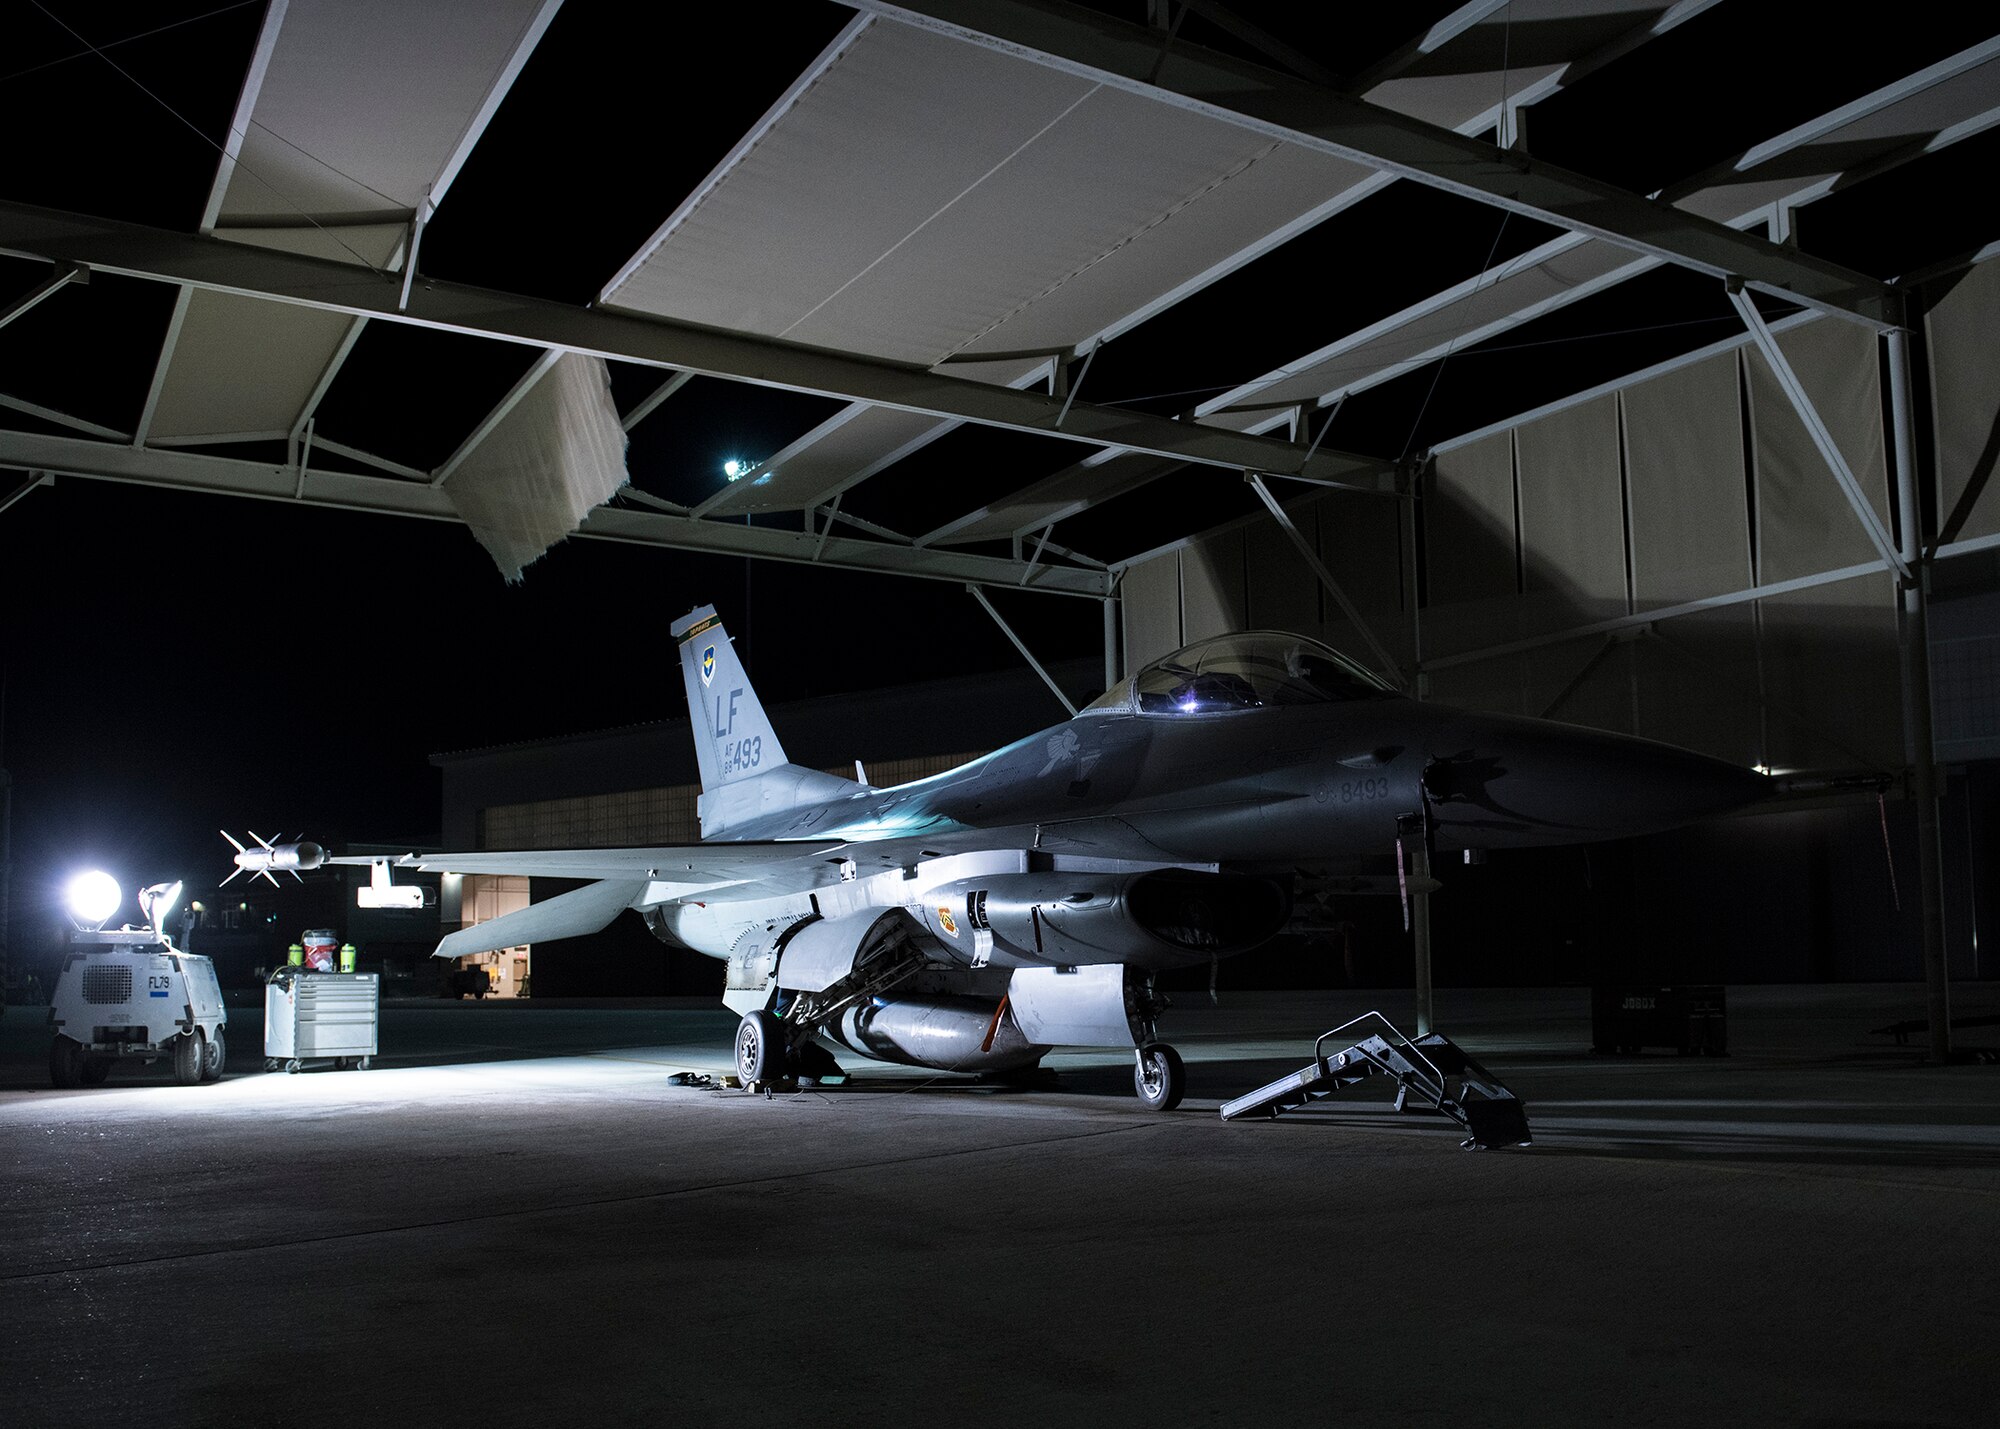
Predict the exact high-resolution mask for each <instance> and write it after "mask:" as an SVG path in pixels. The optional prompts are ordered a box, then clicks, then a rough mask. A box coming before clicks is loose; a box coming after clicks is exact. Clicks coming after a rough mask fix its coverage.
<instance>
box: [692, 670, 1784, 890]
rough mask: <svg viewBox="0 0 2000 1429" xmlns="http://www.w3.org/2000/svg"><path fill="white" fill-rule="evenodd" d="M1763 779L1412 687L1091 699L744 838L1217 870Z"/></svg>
mask: <svg viewBox="0 0 2000 1429" xmlns="http://www.w3.org/2000/svg"><path fill="white" fill-rule="evenodd" d="M1765 784H1766V781H1765V779H1764V778H1763V776H1761V775H1759V774H1756V773H1753V772H1752V771H1750V770H1747V769H1742V768H1738V767H1736V766H1734V765H1730V764H1725V763H1723V762H1721V761H1719V760H1715V759H1710V758H1707V757H1706V756H1703V755H1698V754H1693V753H1690V752H1688V751H1686V750H1682V749H1677V748H1674V747H1672V746H1670V745H1664V744H1658V743H1655V742H1653V741H1651V740H1643V739H1634V738H1630V737H1627V736H1623V735H1616V734H1607V733H1602V732H1598V731H1594V730H1586V729H1580V728H1577V727H1574V726H1570V725H1563V724H1556V723H1553V722H1550V721H1546V720H1534V719H1524V718H1519V717H1514V716H1505V715H1492V714H1474V713H1467V712H1465V711H1461V710H1455V709H1450V708H1447V707H1443V706H1438V705H1430V704H1424V703H1420V702H1418V701H1415V700H1410V699H1404V698H1401V697H1398V696H1393V695H1385V696H1382V697H1379V698H1371V699H1362V700H1354V701H1350V702H1346V703H1339V704H1325V705H1309V706H1290V707H1276V708H1256V709H1244V710H1215V711H1206V712H1201V713H1185V714H1184V713H1178V712H1173V713H1139V712H1134V711H1130V710H1102V711H1085V712H1084V713H1082V714H1080V715H1078V716H1077V717H1076V718H1074V719H1072V720H1069V721H1068V722H1066V723H1064V724H1060V725H1057V726H1054V727H1053V728H1051V729H1047V730H1044V731H1042V732H1041V733H1039V734H1035V735H1031V736H1029V737H1028V738H1026V739H1022V740H1019V741H1017V742H1015V743H1014V744H1011V745H1008V746H1006V747H1005V748H1003V749H1000V750H997V751H995V752H994V753H992V754H990V755H987V756H986V757H984V758H982V759H978V760H974V761H973V762H972V763H970V764H966V765H963V766H961V767H960V768H957V769H954V770H950V771H948V772H946V773H944V774H940V775H937V776H936V777H934V778H931V779H925V780H920V781H917V782H915V783H911V784H904V785H900V786H897V787H895V788H891V789H884V790H863V791H860V792H857V793H854V794H850V795H847V796H845V797H842V798H837V799H833V800H830V801H827V802H825V803H819V804H814V805H810V806H808V807H804V808H798V809H793V810H788V811H785V812H783V813H779V814H774V815H771V816H768V817H766V818H763V819H760V820H757V821H755V822H753V823H751V824H748V825H746V826H744V827H741V828H739V829H732V830H731V836H732V837H735V838H744V839H802V838H836V839H852V840H855V841H858V842H864V843H865V842H867V841H871V840H875V839H883V838H910V837H923V836H926V835H944V834H954V835H957V836H958V837H956V838H954V839H952V840H951V843H952V846H953V847H954V848H955V849H959V850H963V849H965V848H966V847H967V846H968V841H967V839H966V838H965V835H966V834H967V833H969V832H971V831H975V830H985V831H990V832H992V833H993V834H994V835H995V836H996V846H1005V847H1022V846H1024V844H1023V843H1022V842H1019V840H1020V839H1021V838H1022V833H1023V831H1024V830H1029V831H1031V832H1030V834H1029V836H1028V837H1029V839H1030V840H1031V846H1032V847H1034V848H1037V849H1041V850H1044V851H1048V852H1056V853H1062V852H1067V853H1076V854H1087V855H1093V856H1098V857H1105V858H1120V859H1131V860H1140V861H1165V862H1192V863H1201V864H1263V863H1272V862H1338V861H1340V860H1342V859H1347V858H1355V857H1363V856H1367V855H1379V854H1385V853H1388V852H1390V851H1391V850H1392V849H1393V847H1394V840H1395V838H1396V830H1397V820H1398V818H1399V816H1402V815H1409V814H1420V813H1421V812H1422V811H1423V810H1424V809H1425V806H1426V804H1428V808H1429V815H1430V818H1431V821H1432V828H1433V837H1434V842H1435V844H1436V845H1437V846H1438V847H1440V848H1445V849H1461V848H1477V849H1498V848H1523V847H1532V846H1538V845H1547V844H1565V843H1580V842H1587V841H1592V840H1597V839H1607V838H1617V837H1623V836H1627V835H1631V834H1640V833H1647V832H1652V831H1655V830H1659V829H1665V828H1671V827H1673V826H1675V825H1679V824H1684V823H1688V822H1691V821H1693V820H1696V819H1700V818H1703V817H1706V816H1709V815H1712V814H1716V813H1721V812H1724V811H1726V810H1729V809H1732V808H1736V807H1739V806H1741V805H1744V804H1746V803H1750V802H1752V801H1754V800H1756V799H1758V798H1760V797H1762V796H1763V794H1764V793H1765Z"/></svg>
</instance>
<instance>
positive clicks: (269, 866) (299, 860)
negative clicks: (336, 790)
mask: <svg viewBox="0 0 2000 1429" xmlns="http://www.w3.org/2000/svg"><path fill="white" fill-rule="evenodd" d="M246 832H247V833H249V835H250V842H251V843H253V844H255V845H256V847H255V848H251V847H248V846H246V845H244V844H242V843H239V842H238V841H237V840H236V838H235V837H234V836H233V835H231V834H230V832H229V831H228V830H227V829H223V830H222V831H221V833H222V836H223V838H225V839H228V840H229V845H230V847H232V848H234V849H235V850H236V854H235V857H234V859H233V860H232V861H233V862H234V863H235V864H236V869H235V872H233V873H231V874H230V875H229V878H225V879H223V880H222V881H223V882H224V883H228V882H229V881H230V879H233V878H235V877H236V876H237V874H243V873H247V874H249V875H250V876H251V877H252V878H264V879H269V880H270V883H271V886H272V887H273V888H276V887H278V886H279V885H278V880H277V879H276V878H275V877H273V876H272V870H274V869H275V870H277V871H278V872H280V873H289V874H291V875H292V877H293V878H297V879H298V880H299V882H301V883H303V882H305V879H303V878H300V877H299V875H300V872H301V870H303V871H305V872H311V871H312V870H313V869H315V868H318V867H320V866H321V865H322V864H324V863H325V862H326V850H325V849H323V848H321V847H320V846H319V845H318V844H316V843H310V842H307V841H306V840H304V839H301V840H299V841H298V842H296V843H279V842H277V841H276V840H273V839H267V838H265V837H264V836H263V835H261V834H259V833H258V832H257V831H256V830H254V829H250V830H246Z"/></svg>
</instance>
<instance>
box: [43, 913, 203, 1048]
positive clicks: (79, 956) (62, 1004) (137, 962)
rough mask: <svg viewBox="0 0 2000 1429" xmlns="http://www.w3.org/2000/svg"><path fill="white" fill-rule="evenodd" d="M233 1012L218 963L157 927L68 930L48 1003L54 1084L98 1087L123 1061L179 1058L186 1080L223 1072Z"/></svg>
mask: <svg viewBox="0 0 2000 1429" xmlns="http://www.w3.org/2000/svg"><path fill="white" fill-rule="evenodd" d="M227 1022H228V1013H227V1011H226V1009H224V1007H223V1005H222V987H221V984H219V983H218V982H217V981H216V978H215V964H214V963H212V962H211V961H209V959H207V958H204V957H201V956H199V955H197V954H194V953H184V952H182V951H180V950H179V949H178V948H176V947H175V946H174V945H173V943H172V941H170V940H169V939H168V937H167V935H166V934H165V933H164V932H162V931H160V930H158V929H155V928H119V929H116V930H106V931H103V932H76V933H72V934H71V935H70V943H69V948H68V951H66V952H65V953H64V955H63V965H62V972H61V975H60V976H59V977H58V979H57V981H56V991H55V996H54V997H53V998H52V999H50V1002H49V1025H50V1026H51V1027H52V1028H53V1029H54V1030H55V1040H54V1041H53V1042H51V1043H50V1044H49V1080H50V1081H52V1082H54V1083H55V1084H56V1085H57V1086H58V1087H94V1086H97V1085H98V1084H100V1083H101V1082H103V1080H104V1079H105V1078H106V1077H107V1076H109V1075H110V1074H111V1067H112V1064H113V1063H115V1062H120V1061H139V1062H146V1063H152V1062H156V1061H158V1060H159V1059H160V1058H162V1057H167V1058H170V1059H172V1062H173V1068H174V1080H175V1081H177V1082H179V1083H180V1084H181V1085H182V1086H192V1085H193V1084H194V1083H196V1082H212V1081H214V1080H216V1079H217V1078H218V1077H220V1076H221V1075H222V1061H223V1057H224V1056H225V1055H226V1053H225V1047H224V1043H223V1028H224V1027H225V1026H226V1025H227Z"/></svg>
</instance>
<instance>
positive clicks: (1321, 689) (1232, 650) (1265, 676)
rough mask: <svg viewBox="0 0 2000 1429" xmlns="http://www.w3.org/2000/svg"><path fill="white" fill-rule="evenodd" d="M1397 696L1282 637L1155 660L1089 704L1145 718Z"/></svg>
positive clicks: (1270, 635)
mask: <svg viewBox="0 0 2000 1429" xmlns="http://www.w3.org/2000/svg"><path fill="white" fill-rule="evenodd" d="M1395 693H1396V692H1395V691H1394V690H1393V689H1391V688H1390V687H1389V686H1388V685H1385V684H1384V683H1383V682H1382V681H1381V680H1379V679H1377V678H1376V677H1375V676H1374V675H1372V674H1370V673H1369V672H1368V671H1367V670H1365V669H1363V668H1362V667H1361V666H1359V665H1357V664H1355V663H1354V662H1353V661H1352V660H1350V659H1348V658H1347V657H1346V656H1345V655H1342V654H1341V653H1340V652H1339V651H1337V650H1333V649H1331V648H1329V647H1327V646H1325V645H1322V644H1320V643H1319V641H1317V640H1308V639H1307V638H1306V637H1305V636H1303V635H1288V634H1286V633H1284V632H1283V631H1278V630H1246V631H1242V632H1240V633H1238V634H1234V635H1218V636H1217V637H1216V638H1215V639H1213V640H1202V641H1198V642H1197V643H1195V644H1193V645H1188V646H1185V647H1183V648H1182V649H1179V650H1176V651H1175V652H1174V653H1173V654H1171V655H1168V656H1167V657H1165V658H1164V659H1160V660H1155V661H1154V662H1153V663H1152V664H1150V665H1147V666H1146V667H1145V668H1144V669H1142V670H1140V671H1139V673H1138V674H1136V675H1134V676H1133V677H1132V678H1131V679H1129V680H1126V681H1125V682H1124V683H1122V684H1119V685H1114V686H1113V687H1112V688H1111V689H1109V690H1107V691H1105V693H1104V694H1103V695H1102V696H1101V697H1099V698H1098V699H1097V700H1095V701H1093V702H1092V703H1091V705H1090V708H1091V709H1094V710H1128V711H1129V710H1137V711H1138V712H1139V713H1141V714H1181V715H1200V714H1215V713H1218V712H1221V711H1225V710H1248V709H1264V708H1269V707H1272V706H1278V705H1326V704H1344V703H1347V702H1349V701H1353V700H1380V699H1389V698H1392V697H1393V696H1394V695H1395Z"/></svg>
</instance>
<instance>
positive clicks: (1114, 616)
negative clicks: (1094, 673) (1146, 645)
mask: <svg viewBox="0 0 2000 1429" xmlns="http://www.w3.org/2000/svg"><path fill="white" fill-rule="evenodd" d="M1119 645H1120V641H1119V639H1118V597H1117V596H1115V595H1107V596H1106V597H1104V688H1105V689H1106V690H1109V689H1110V688H1111V687H1112V686H1113V685H1115V684H1117V683H1118V678H1119V674H1120V671H1121V669H1122V667H1123V664H1124V662H1123V661H1122V660H1121V659H1120V658H1119V656H1120V654H1121V652H1120V650H1119Z"/></svg>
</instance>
